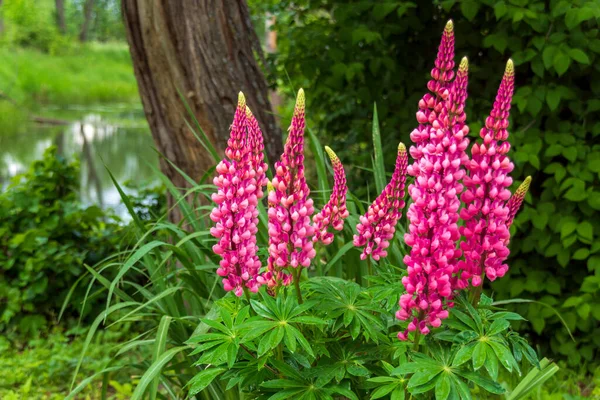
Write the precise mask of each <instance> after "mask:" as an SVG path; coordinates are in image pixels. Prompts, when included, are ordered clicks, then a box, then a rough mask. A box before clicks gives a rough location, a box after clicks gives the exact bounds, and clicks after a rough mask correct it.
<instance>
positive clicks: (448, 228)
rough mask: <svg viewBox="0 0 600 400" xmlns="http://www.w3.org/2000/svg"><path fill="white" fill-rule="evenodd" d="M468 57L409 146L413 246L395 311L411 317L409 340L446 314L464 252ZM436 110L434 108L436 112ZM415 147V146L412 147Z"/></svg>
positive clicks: (410, 240)
mask: <svg viewBox="0 0 600 400" xmlns="http://www.w3.org/2000/svg"><path fill="white" fill-rule="evenodd" d="M468 65H469V64H468V60H467V59H466V58H463V59H462V61H461V63H460V67H459V69H458V72H457V75H456V79H455V80H454V82H453V84H452V86H451V88H450V91H449V93H448V96H446V97H447V100H446V101H445V102H444V103H443V106H442V109H441V110H440V113H439V114H438V115H437V116H436V118H435V119H433V120H432V121H431V126H428V127H427V126H425V127H424V128H423V130H422V132H428V135H427V138H426V139H425V140H420V141H419V142H417V143H416V146H415V147H413V148H411V154H415V155H417V157H414V158H415V161H414V163H413V164H412V165H411V166H409V167H408V173H409V174H411V175H413V176H414V177H415V181H414V183H413V184H411V185H410V186H409V188H408V191H409V193H410V196H411V198H412V200H413V203H412V204H411V205H410V207H409V209H408V213H407V216H408V219H409V222H410V223H409V231H408V233H406V235H405V236H404V240H405V242H406V244H407V245H408V246H410V247H411V251H410V254H408V255H406V256H405V258H404V262H405V264H406V266H407V272H408V275H407V276H405V277H404V278H403V279H402V283H403V284H404V287H405V289H406V294H404V295H402V296H401V297H400V302H399V304H400V310H399V311H398V312H397V313H396V317H397V318H398V319H400V320H403V321H406V320H410V323H409V325H408V329H407V330H406V331H404V332H400V333H399V334H398V338H400V339H401V340H406V339H407V337H408V333H409V332H413V331H416V330H417V329H418V330H419V332H420V333H421V334H424V335H426V334H427V333H429V331H430V327H439V326H440V325H441V323H442V320H443V319H445V318H447V317H448V310H447V309H446V308H447V307H451V306H452V305H453V304H452V302H451V301H450V300H451V298H452V294H453V281H454V279H453V274H454V273H455V272H456V271H457V269H458V262H459V258H460V256H461V252H460V250H458V249H457V248H456V242H457V241H458V240H459V238H460V233H459V229H458V216H459V214H458V209H459V208H460V200H459V194H460V193H461V192H462V190H463V186H462V184H461V180H462V179H463V177H464V175H465V169H464V166H465V164H466V163H467V162H468V161H469V159H468V157H467V154H466V148H467V146H468V144H469V140H468V138H467V135H468V133H469V128H468V127H467V126H466V124H465V120H466V114H465V111H464V108H465V103H466V99H467V83H468ZM432 114H433V113H432ZM413 149H414V151H413Z"/></svg>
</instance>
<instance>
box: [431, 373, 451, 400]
mask: <svg viewBox="0 0 600 400" xmlns="http://www.w3.org/2000/svg"><path fill="white" fill-rule="evenodd" d="M451 389H452V385H451V383H450V378H449V377H448V375H447V374H442V376H441V377H440V378H439V379H438V380H437V383H436V384H435V399H436V400H446V399H447V398H448V396H450V390H451Z"/></svg>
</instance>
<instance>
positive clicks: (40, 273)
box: [0, 147, 120, 335]
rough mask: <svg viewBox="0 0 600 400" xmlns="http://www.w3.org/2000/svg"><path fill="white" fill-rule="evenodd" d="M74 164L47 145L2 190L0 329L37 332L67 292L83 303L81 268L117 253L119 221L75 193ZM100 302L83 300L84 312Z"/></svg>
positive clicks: (0, 209) (75, 172)
mask: <svg viewBox="0 0 600 400" xmlns="http://www.w3.org/2000/svg"><path fill="white" fill-rule="evenodd" d="M78 187H79V166H78V163H76V162H68V161H67V160H65V159H64V158H63V157H62V156H59V155H57V153H56V148H54V147H51V148H49V149H48V150H47V151H46V152H45V153H44V157H43V159H42V160H40V161H36V162H34V163H33V164H32V165H31V167H30V169H29V171H28V172H26V173H25V174H23V175H19V176H16V177H15V178H14V179H13V180H12V183H11V184H10V185H9V186H8V187H7V188H6V190H5V191H4V192H3V193H2V194H0V249H1V251H0V270H1V271H2V273H1V274H0V330H4V329H6V328H7V327H8V326H9V324H12V325H15V324H18V326H19V329H20V330H21V331H22V332H23V333H27V332H29V333H31V334H33V335H38V334H39V330H40V328H41V327H42V326H44V325H45V324H46V320H47V319H48V318H54V317H56V316H57V315H58V313H59V311H60V310H61V306H62V304H63V302H64V301H65V298H66V297H67V296H68V295H70V298H71V300H72V301H73V302H75V303H76V304H78V305H79V304H81V302H82V300H83V297H84V295H85V293H86V288H85V287H84V286H83V285H82V286H80V287H77V288H75V289H74V291H73V292H72V293H69V290H70V288H71V287H72V286H73V285H74V284H75V283H76V282H77V281H78V279H79V278H80V277H81V276H82V275H83V273H84V271H85V270H86V267H85V264H90V265H94V264H96V263H98V262H99V261H100V260H102V259H103V258H105V257H106V256H107V255H108V254H113V253H115V252H116V249H117V243H118V241H119V231H120V227H119V225H118V224H117V223H116V220H115V219H114V217H113V216H111V215H110V214H107V213H106V212H104V211H103V210H101V209H100V208H98V207H97V206H91V207H86V208H84V207H82V205H81V203H80V202H79V200H78V192H77V191H78ZM94 304H97V301H90V302H87V303H86V304H85V307H84V308H83V310H82V312H83V314H84V315H85V314H87V313H88V312H90V310H91V308H92V306H93V305H94Z"/></svg>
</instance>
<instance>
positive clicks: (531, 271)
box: [253, 0, 600, 365]
mask: <svg viewBox="0 0 600 400" xmlns="http://www.w3.org/2000/svg"><path fill="white" fill-rule="evenodd" d="M253 7H254V8H255V9H256V10H259V11H260V12H264V11H268V12H272V13H273V14H274V15H276V16H277V23H276V28H275V29H276V30H277V32H278V52H277V53H276V54H274V55H272V56H271V57H270V64H271V67H272V71H273V75H272V77H275V76H276V77H279V80H277V81H276V80H275V79H272V80H273V84H279V85H280V87H281V88H283V89H286V88H288V89H289V88H290V86H296V87H300V86H303V87H304V88H305V89H307V92H308V93H310V96H308V98H309V109H310V110H318V113H317V114H316V115H315V112H311V113H310V117H311V118H313V121H314V124H315V125H316V126H317V127H318V130H319V131H318V136H319V137H320V138H321V140H322V141H323V142H325V141H326V140H327V141H329V142H335V143H336V146H337V147H338V148H339V149H346V151H345V154H342V155H341V157H342V159H345V160H353V161H354V162H355V163H356V164H357V165H367V164H369V162H370V160H368V157H369V154H370V153H369V152H365V151H364V150H365V149H367V148H368V146H369V144H368V141H367V138H368V135H369V131H370V129H369V125H370V117H371V115H370V110H371V109H372V107H371V105H372V104H373V102H377V105H378V110H379V117H380V121H381V125H382V137H383V138H384V139H383V143H384V146H385V147H386V148H387V149H388V150H389V151H385V152H384V153H385V154H387V156H388V157H393V155H394V154H395V152H394V151H393V150H392V149H393V148H394V146H396V144H397V143H398V141H400V140H403V141H406V142H409V138H408V135H409V133H410V132H411V131H412V130H413V129H414V128H415V127H416V121H415V117H414V115H415V112H416V110H417V102H418V100H419V98H420V96H421V95H422V94H423V93H424V92H425V84H426V82H427V80H428V72H429V70H430V69H431V67H432V65H433V64H432V63H433V61H432V60H434V58H435V53H436V51H437V45H438V43H439V35H440V32H441V31H442V29H443V25H444V23H445V21H446V20H447V19H449V18H453V19H454V22H455V36H456V53H457V56H458V57H460V56H462V55H467V56H468V57H469V59H470V63H469V64H470V65H469V70H470V71H469V74H470V83H469V93H470V94H471V97H470V98H469V100H468V101H467V106H468V109H467V113H468V115H469V120H470V121H479V122H476V123H471V124H470V127H471V135H472V136H473V137H476V135H477V134H478V133H479V129H480V127H481V122H482V121H483V119H484V118H485V116H486V115H487V113H488V112H489V110H490V108H491V105H492V102H493V99H494V94H495V91H496V89H497V86H498V84H499V81H500V78H501V76H502V66H503V65H504V63H505V62H506V60H507V59H508V58H509V57H512V58H513V59H514V61H515V64H516V87H517V91H516V94H515V97H514V101H513V107H514V108H515V109H514V111H513V113H512V120H511V129H510V131H511V133H512V136H511V137H512V139H511V143H512V145H513V151H512V152H511V157H512V159H513V160H514V161H515V165H516V170H515V172H514V173H513V176H514V177H515V179H517V180H522V179H523V178H524V177H525V176H527V175H532V177H533V185H532V188H531V190H530V193H531V194H530V195H529V196H528V198H527V204H526V206H525V209H524V210H523V211H522V212H521V213H520V215H519V217H518V218H517V223H516V224H515V225H516V232H517V234H516V237H514V239H513V240H512V242H511V251H512V260H511V262H510V265H511V270H510V275H509V276H508V277H507V278H505V279H502V280H500V281H498V282H497V283H495V284H494V285H493V288H494V290H495V291H496V292H497V295H496V297H497V298H498V299H500V298H508V297H515V296H516V297H523V298H528V299H540V300H541V301H542V302H544V303H546V304H548V305H551V306H554V307H556V308H558V309H559V310H560V312H561V314H562V315H563V317H564V319H565V321H566V323H567V325H568V326H569V328H570V329H571V330H572V331H574V335H575V338H576V340H577V342H576V343H575V342H573V341H572V340H570V339H569V336H568V334H567V331H566V330H565V329H564V328H563V327H562V326H561V324H560V321H559V320H558V318H557V317H556V316H555V315H554V314H553V313H552V311H551V310H550V309H549V308H548V307H544V306H542V305H540V304H537V303H529V304H527V305H521V306H519V307H518V308H519V311H520V312H522V313H524V315H525V317H526V318H527V319H529V320H530V321H531V324H530V325H528V326H529V327H530V329H531V331H532V334H534V335H535V336H537V337H536V342H538V343H546V344H547V345H549V346H550V347H551V349H552V353H553V354H554V355H556V356H559V355H560V356H562V357H567V358H568V359H569V363H570V364H571V365H578V364H579V363H581V362H586V363H587V362H591V361H592V360H594V359H596V360H597V358H598V354H597V352H598V351H597V350H595V349H597V348H598V347H599V345H600V325H599V321H600V304H599V301H600V296H599V294H600V292H599V290H600V238H599V237H600V232H598V228H597V227H598V226H600V214H599V213H598V210H600V202H599V201H600V182H599V179H598V178H599V176H600V175H599V174H600V145H598V144H594V143H595V142H598V136H599V135H600V120H599V119H598V110H600V100H598V98H599V95H600V67H599V66H598V63H597V62H595V61H596V60H597V58H598V54H599V53H600V39H599V38H598V32H599V31H598V22H599V20H600V5H599V3H598V2H597V1H590V0H576V1H564V0H561V1H556V0H551V1H539V0H505V1H492V0H465V1H461V2H458V1H435V2H434V5H433V6H432V5H431V4H430V3H427V4H425V3H421V2H410V1H382V2H369V1H339V0H316V1H315V0H300V1H278V2H254V3H253ZM282 77H284V78H282ZM287 77H292V81H291V82H290V81H289V80H288V78H287ZM325 138H326V139H325ZM337 143H341V144H340V145H337ZM365 158H367V159H365ZM388 161H391V160H388ZM361 171H362V170H360V169H355V170H354V171H353V172H352V173H353V174H357V175H359V174H364V173H365V172H361ZM363 181H364V180H362V179H354V180H351V181H350V184H352V183H354V184H355V185H359V184H360V183H361V182H363Z"/></svg>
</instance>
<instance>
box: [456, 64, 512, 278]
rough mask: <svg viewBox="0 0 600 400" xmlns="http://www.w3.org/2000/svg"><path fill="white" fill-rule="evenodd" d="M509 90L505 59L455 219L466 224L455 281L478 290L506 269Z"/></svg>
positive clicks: (508, 71) (510, 71)
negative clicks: (460, 208)
mask: <svg viewBox="0 0 600 400" xmlns="http://www.w3.org/2000/svg"><path fill="white" fill-rule="evenodd" d="M513 87H514V66H513V62H512V60H509V61H508V63H507V64H506V70H505V72H504V77H503V78H502V82H501V84H500V88H499V89H498V94H497V95H496V101H495V102H494V107H493V108H492V111H491V113H490V115H489V116H488V117H487V119H486V120H485V126H484V127H483V128H482V129H481V132H480V136H481V138H482V139H483V143H481V144H477V143H475V144H473V148H472V149H471V153H472V156H473V158H472V159H471V162H470V163H469V164H468V169H469V175H468V176H466V177H465V179H464V184H465V187H466V191H465V192H464V193H463V194H462V196H461V199H462V201H463V202H464V203H465V207H464V208H463V209H462V210H461V213H460V216H461V218H462V219H463V220H464V221H465V225H464V226H462V227H461V234H462V235H463V236H464V237H465V241H464V242H462V243H461V248H462V250H463V252H464V256H465V260H464V262H463V263H461V265H460V269H461V270H462V273H461V277H460V278H461V281H463V282H464V281H467V280H470V282H471V284H472V285H473V286H481V285H482V283H483V278H484V276H487V278H488V279H489V280H491V281H493V280H495V279H496V278H499V277H502V276H504V274H505V273H506V271H507V270H508V265H507V264H506V263H505V261H506V258H507V257H508V254H509V250H508V247H507V243H508V240H509V237H510V233H509V230H508V221H509V213H510V210H509V208H508V207H507V201H508V199H509V198H510V191H509V190H508V187H509V186H510V185H511V184H512V178H511V177H510V176H509V175H508V174H509V173H510V172H511V171H512V170H513V168H514V166H513V163H512V162H511V161H510V159H509V158H508V156H507V153H508V150H509V149H510V144H509V143H508V142H507V141H506V140H507V139H508V130H507V127H508V116H509V110H510V102H511V99H512V94H513Z"/></svg>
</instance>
